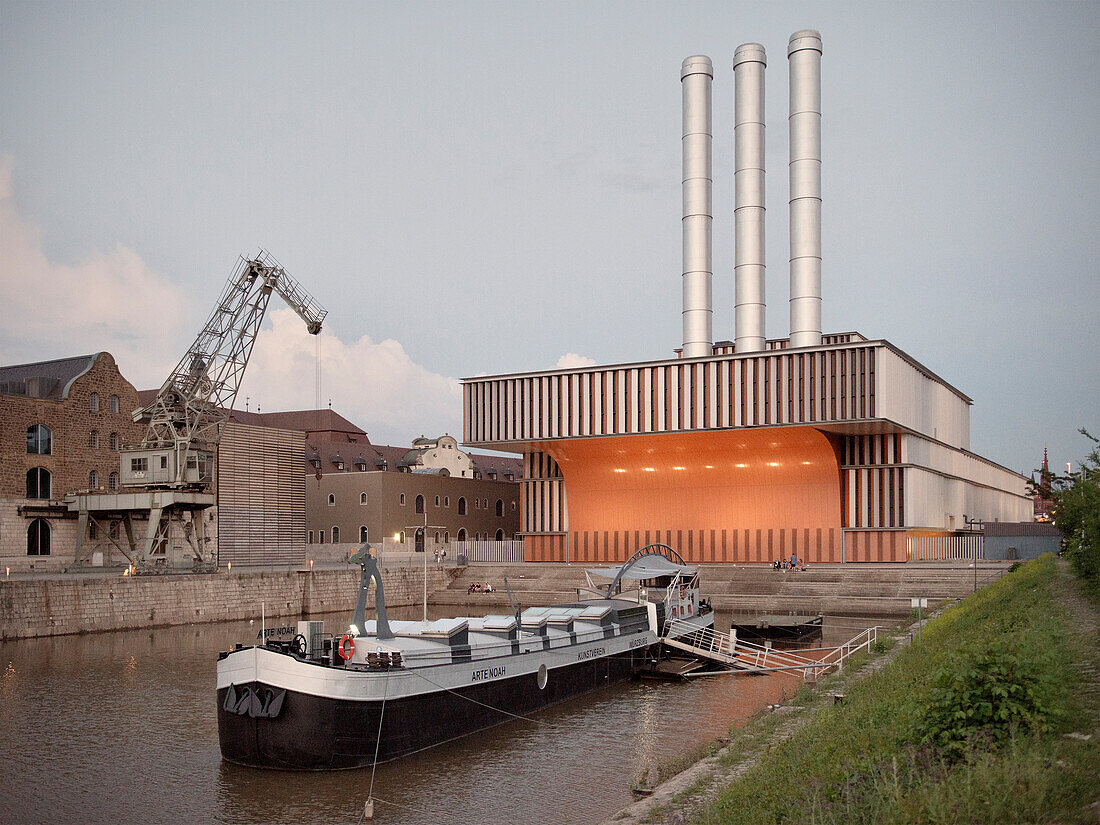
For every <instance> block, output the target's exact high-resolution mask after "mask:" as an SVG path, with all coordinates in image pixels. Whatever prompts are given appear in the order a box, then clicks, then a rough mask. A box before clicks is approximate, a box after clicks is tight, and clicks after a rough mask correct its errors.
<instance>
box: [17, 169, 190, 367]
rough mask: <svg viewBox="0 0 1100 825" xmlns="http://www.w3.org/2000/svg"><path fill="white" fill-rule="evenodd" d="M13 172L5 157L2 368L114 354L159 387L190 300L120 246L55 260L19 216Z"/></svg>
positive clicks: (36, 231) (34, 230)
mask: <svg viewBox="0 0 1100 825" xmlns="http://www.w3.org/2000/svg"><path fill="white" fill-rule="evenodd" d="M12 168H13V160H12V157H11V155H4V156H3V157H0V306H3V307H4V317H5V322H4V324H3V327H2V328H0V363H4V364H15V363H19V362H29V361H40V360H47V359H50V358H63V357H67V356H72V355H84V354H87V353H91V352H99V351H101V350H107V351H108V352H110V353H111V354H112V355H114V356H115V360H116V361H117V362H118V365H119V367H120V369H121V370H122V372H123V375H124V376H125V377H126V378H127V379H128V380H129V381H130V382H131V383H133V384H135V386H137V387H138V389H142V388H144V387H147V386H156V385H159V384H160V383H161V381H162V380H163V379H164V377H165V375H167V373H168V371H169V370H170V369H171V368H172V366H173V365H174V360H173V359H171V358H170V357H169V358H168V360H172V363H168V360H165V357H166V356H165V350H166V347H165V340H166V339H167V340H168V341H171V342H173V343H174V342H175V340H176V336H177V335H178V333H179V332H180V327H181V324H182V319H184V318H186V317H187V315H188V313H187V311H186V310H187V307H188V306H189V303H190V302H189V301H188V299H187V296H186V293H184V291H183V290H181V289H180V288H179V287H177V286H176V285H175V284H173V283H172V282H171V281H169V280H168V279H167V278H166V277H165V276H163V275H160V274H159V273H156V272H154V271H153V270H152V269H151V268H150V267H149V266H148V265H146V263H145V262H144V261H143V260H142V259H141V256H140V255H138V253H137V252H135V251H134V250H133V249H130V248H129V247H127V246H124V245H123V244H121V243H119V244H116V245H115V248H114V249H113V250H111V251H109V252H94V253H90V254H88V255H86V256H85V257H84V258H83V259H82V260H80V261H79V262H78V263H76V264H72V265H70V264H61V263H57V262H55V261H51V260H49V258H48V257H47V256H46V253H45V251H44V250H43V246H42V231H41V230H40V229H39V228H38V227H36V226H33V225H32V224H30V223H28V222H27V221H26V220H24V219H23V218H22V217H21V216H20V215H19V213H18V212H17V211H16V208H15V199H14V195H13V187H12Z"/></svg>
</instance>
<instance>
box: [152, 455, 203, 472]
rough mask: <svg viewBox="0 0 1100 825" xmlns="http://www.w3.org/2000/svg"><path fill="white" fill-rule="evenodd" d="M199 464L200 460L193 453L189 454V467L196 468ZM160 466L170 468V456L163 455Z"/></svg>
mask: <svg viewBox="0 0 1100 825" xmlns="http://www.w3.org/2000/svg"><path fill="white" fill-rule="evenodd" d="M198 466H199V462H198V460H197V459H196V458H195V456H193V455H189V456H187V469H188V470H194V469H196V468H197V467H198ZM160 468H161V469H162V470H167V469H168V456H166V455H162V456H161V457H160Z"/></svg>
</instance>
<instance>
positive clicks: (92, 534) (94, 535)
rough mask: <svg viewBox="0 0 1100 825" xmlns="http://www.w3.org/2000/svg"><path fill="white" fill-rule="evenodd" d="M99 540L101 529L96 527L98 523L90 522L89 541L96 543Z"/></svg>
mask: <svg viewBox="0 0 1100 825" xmlns="http://www.w3.org/2000/svg"><path fill="white" fill-rule="evenodd" d="M98 538H99V527H97V526H96V523H95V522H94V521H89V522H88V539H89V540H90V541H95V540H96V539H98Z"/></svg>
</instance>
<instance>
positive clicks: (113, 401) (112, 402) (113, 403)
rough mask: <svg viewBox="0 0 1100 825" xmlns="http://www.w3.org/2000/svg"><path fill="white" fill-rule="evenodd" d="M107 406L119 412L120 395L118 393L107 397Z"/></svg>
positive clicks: (112, 410) (114, 411)
mask: <svg viewBox="0 0 1100 825" xmlns="http://www.w3.org/2000/svg"><path fill="white" fill-rule="evenodd" d="M107 407H108V409H110V411H111V412H113V413H116V412H118V396H117V395H112V396H111V397H110V398H108V399H107Z"/></svg>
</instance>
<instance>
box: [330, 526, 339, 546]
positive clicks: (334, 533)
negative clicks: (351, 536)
mask: <svg viewBox="0 0 1100 825" xmlns="http://www.w3.org/2000/svg"><path fill="white" fill-rule="evenodd" d="M339 542H340V528H339V527H337V526H336V525H335V524H334V525H333V526H332V543H333V544H339Z"/></svg>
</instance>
